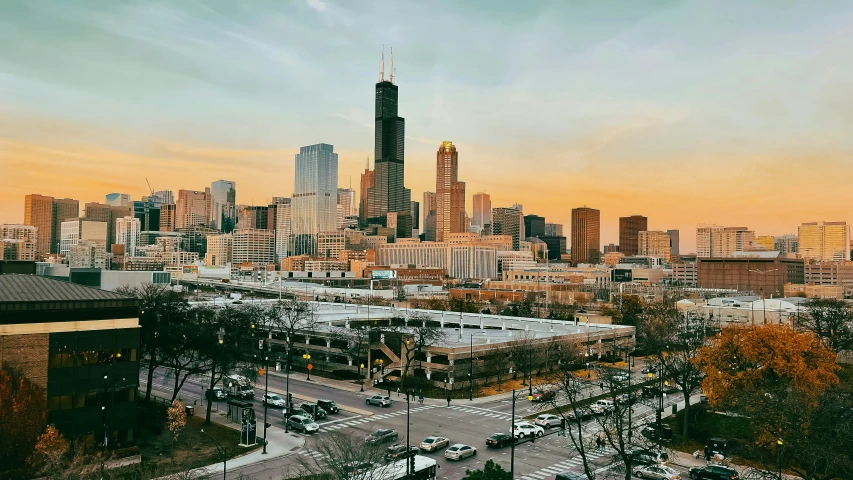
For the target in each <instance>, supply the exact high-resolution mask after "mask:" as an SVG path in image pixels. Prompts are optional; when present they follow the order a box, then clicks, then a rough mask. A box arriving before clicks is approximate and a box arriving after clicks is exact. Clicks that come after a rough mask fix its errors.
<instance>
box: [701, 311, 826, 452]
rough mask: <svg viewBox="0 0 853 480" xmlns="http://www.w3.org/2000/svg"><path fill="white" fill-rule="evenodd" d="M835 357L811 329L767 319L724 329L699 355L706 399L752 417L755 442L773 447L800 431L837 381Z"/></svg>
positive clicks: (719, 406) (713, 404)
mask: <svg viewBox="0 0 853 480" xmlns="http://www.w3.org/2000/svg"><path fill="white" fill-rule="evenodd" d="M835 358H836V356H835V353H834V352H832V351H831V350H830V349H828V348H827V347H825V346H824V345H823V343H822V342H821V341H820V339H818V338H817V337H816V336H815V335H814V334H813V333H811V332H798V331H794V330H793V329H791V328H790V327H789V326H787V325H776V324H769V325H757V326H750V327H744V328H737V327H732V328H726V329H724V330H723V331H722V332H721V333H720V335H719V337H717V338H716V339H715V340H714V341H713V342H711V344H710V345H707V346H705V347H703V348H702V349H701V350H700V352H699V355H698V356H697V358H696V361H697V363H698V364H699V365H700V367H701V368H702V371H703V373H704V374H705V378H704V380H703V381H702V388H703V390H704V391H705V394H706V395H707V396H708V402H709V403H710V404H711V405H712V406H715V407H718V408H724V409H726V410H731V411H735V412H738V413H740V414H742V415H745V416H747V417H749V418H750V419H751V422H750V423H751V424H752V428H753V429H754V430H755V435H756V436H757V438H756V443H757V445H760V446H764V447H770V446H773V445H776V444H777V441H779V440H782V441H784V439H785V438H786V437H787V436H789V435H798V436H800V435H802V431H803V428H805V425H804V424H803V423H802V422H807V420H806V418H808V416H809V413H810V412H811V411H812V410H813V409H814V408H817V406H818V404H819V402H820V399H821V396H822V395H823V393H824V392H826V391H827V389H829V388H830V387H832V386H833V385H835V384H837V383H838V376H837V375H836V370H837V368H838V367H837V366H836V364H835ZM797 418H799V419H801V420H797Z"/></svg>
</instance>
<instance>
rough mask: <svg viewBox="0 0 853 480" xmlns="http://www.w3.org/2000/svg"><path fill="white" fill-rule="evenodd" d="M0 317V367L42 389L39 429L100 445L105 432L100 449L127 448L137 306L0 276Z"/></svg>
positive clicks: (135, 376) (132, 429) (89, 291)
mask: <svg viewBox="0 0 853 480" xmlns="http://www.w3.org/2000/svg"><path fill="white" fill-rule="evenodd" d="M0 312H4V313H5V314H4V313H0V329H2V330H3V332H4V334H3V335H0V360H2V362H3V363H5V364H8V365H10V366H12V367H13V368H16V369H18V370H19V371H20V373H21V375H23V376H24V377H25V378H27V379H29V380H30V381H31V382H33V383H34V384H36V385H38V386H40V387H42V388H43V389H45V391H46V395H45V396H44V397H42V398H41V400H40V401H41V402H42V404H41V405H40V406H41V408H42V411H46V412H47V418H46V421H47V424H49V425H53V426H55V427H56V429H57V430H59V433H61V434H62V435H63V436H64V437H65V438H68V439H76V438H83V437H84V436H85V435H86V434H89V433H93V434H94V435H95V438H98V439H99V440H98V441H99V442H100V443H103V439H104V434H105V433H106V436H107V447H108V448H115V447H117V446H118V444H119V443H121V445H122V446H128V445H132V444H133V443H134V441H135V440H136V433H137V430H136V428H137V427H136V421H137V403H136V395H137V391H138V388H139V358H138V357H139V355H140V352H139V301H138V300H136V299H132V298H127V297H124V296H122V295H119V294H116V293H113V292H108V291H106V290H99V289H97V288H91V287H84V286H81V285H75V284H73V283H70V282H65V281H60V280H52V279H50V278H47V277H42V276H37V275H0ZM8 312H14V314H10V313H8ZM4 400H5V399H4Z"/></svg>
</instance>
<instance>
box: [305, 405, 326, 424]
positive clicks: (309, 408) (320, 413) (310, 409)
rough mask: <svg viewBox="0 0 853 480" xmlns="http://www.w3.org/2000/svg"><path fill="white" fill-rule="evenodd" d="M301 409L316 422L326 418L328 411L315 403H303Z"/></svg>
mask: <svg viewBox="0 0 853 480" xmlns="http://www.w3.org/2000/svg"><path fill="white" fill-rule="evenodd" d="M299 409H300V410H302V411H303V412H305V413H307V414H308V415H311V418H313V419H314V420H319V419H321V418H325V417H326V411H325V410H323V409H322V408H320V407H318V406H317V405H315V404H313V403H303V404H302V405H300V406H299Z"/></svg>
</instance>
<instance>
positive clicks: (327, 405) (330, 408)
mask: <svg viewBox="0 0 853 480" xmlns="http://www.w3.org/2000/svg"><path fill="white" fill-rule="evenodd" d="M317 406H318V407H320V408H322V409H323V410H325V411H326V412H328V413H338V412H340V411H341V410H340V409H339V408H338V406H337V405H336V404H335V402H333V401H331V400H323V399H320V400H317Z"/></svg>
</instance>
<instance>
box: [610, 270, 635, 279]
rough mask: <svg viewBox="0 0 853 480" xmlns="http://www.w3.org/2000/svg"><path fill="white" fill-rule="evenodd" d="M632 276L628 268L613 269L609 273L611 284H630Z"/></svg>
mask: <svg viewBox="0 0 853 480" xmlns="http://www.w3.org/2000/svg"><path fill="white" fill-rule="evenodd" d="M632 279H633V275H632V272H631V269H630V268H614V269H613V270H611V271H610V281H611V282H630V281H631V280H632Z"/></svg>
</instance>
